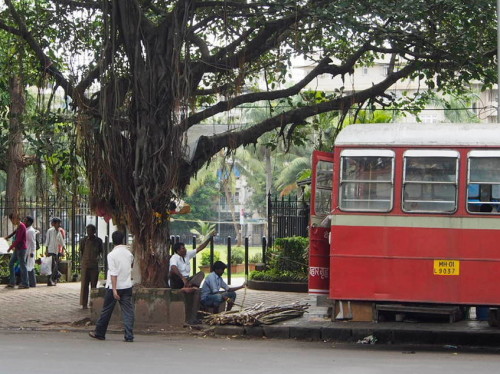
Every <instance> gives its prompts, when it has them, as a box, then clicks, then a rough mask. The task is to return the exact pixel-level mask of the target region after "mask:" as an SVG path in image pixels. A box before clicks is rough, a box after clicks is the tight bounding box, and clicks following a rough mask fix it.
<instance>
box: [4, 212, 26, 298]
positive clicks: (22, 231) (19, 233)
mask: <svg viewBox="0 0 500 374" xmlns="http://www.w3.org/2000/svg"><path fill="white" fill-rule="evenodd" d="M9 219H10V222H12V224H13V225H14V226H17V228H16V231H15V239H14V242H13V243H12V245H11V246H10V247H9V249H8V250H7V252H10V251H12V250H14V252H13V254H12V257H11V258H10V262H9V272H10V274H9V284H8V285H7V286H6V288H14V286H15V285H16V273H15V266H16V262H19V269H20V271H21V284H20V285H19V288H20V289H23V288H29V285H28V272H27V271H26V226H25V225H24V223H22V222H21V220H20V219H19V217H18V216H17V215H16V214H14V213H11V214H9ZM9 236H11V235H9Z"/></svg>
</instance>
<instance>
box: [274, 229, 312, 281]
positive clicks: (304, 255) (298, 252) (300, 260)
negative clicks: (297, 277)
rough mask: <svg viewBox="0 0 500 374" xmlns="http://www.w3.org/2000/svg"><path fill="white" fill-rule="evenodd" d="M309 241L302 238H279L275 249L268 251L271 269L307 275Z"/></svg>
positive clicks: (275, 243)
mask: <svg viewBox="0 0 500 374" xmlns="http://www.w3.org/2000/svg"><path fill="white" fill-rule="evenodd" d="M308 246H309V239H308V238H305V237H302V236H293V237H290V238H277V239H276V240H275V242H274V248H273V249H272V250H270V251H268V264H269V268H270V269H276V270H279V271H291V272H298V273H300V274H306V273H307V268H308V266H309V265H308V262H309V261H308V258H309V255H308V250H307V249H308Z"/></svg>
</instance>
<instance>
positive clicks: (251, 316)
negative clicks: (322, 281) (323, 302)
mask: <svg viewBox="0 0 500 374" xmlns="http://www.w3.org/2000/svg"><path fill="white" fill-rule="evenodd" d="M263 304H264V303H260V304H255V305H254V306H253V307H251V308H246V309H242V310H232V311H229V312H222V313H218V314H210V315H207V316H206V317H204V318H203V321H204V322H205V323H206V324H208V325H239V326H259V325H271V324H273V323H277V322H281V321H285V320H288V319H292V318H297V317H302V316H303V315H304V313H306V311H307V309H308V308H309V306H310V305H309V304H307V303H305V304H300V303H299V302H297V303H294V304H287V305H274V306H270V307H263Z"/></svg>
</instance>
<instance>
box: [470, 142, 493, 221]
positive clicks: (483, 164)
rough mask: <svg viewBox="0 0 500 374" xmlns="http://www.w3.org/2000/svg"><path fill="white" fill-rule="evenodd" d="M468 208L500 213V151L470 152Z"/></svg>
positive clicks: (474, 210) (473, 210)
mask: <svg viewBox="0 0 500 374" xmlns="http://www.w3.org/2000/svg"><path fill="white" fill-rule="evenodd" d="M467 210H468V211H469V212H470V213H474V214H499V211H500V151H471V152H469V167H468V178H467Z"/></svg>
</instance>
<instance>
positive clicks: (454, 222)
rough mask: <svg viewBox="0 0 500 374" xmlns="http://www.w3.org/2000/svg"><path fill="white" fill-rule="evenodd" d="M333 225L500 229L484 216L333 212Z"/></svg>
mask: <svg viewBox="0 0 500 374" xmlns="http://www.w3.org/2000/svg"><path fill="white" fill-rule="evenodd" d="M331 218H332V221H331V222H332V226H361V227H370V226H373V227H417V228H432V229H433V228H439V229H465V230H500V221H499V220H498V219H495V218H483V217H442V216H436V217H431V216H384V215H361V214H360V215H357V214H349V215H347V214H345V215H344V214H339V215H336V214H333V215H331Z"/></svg>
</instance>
